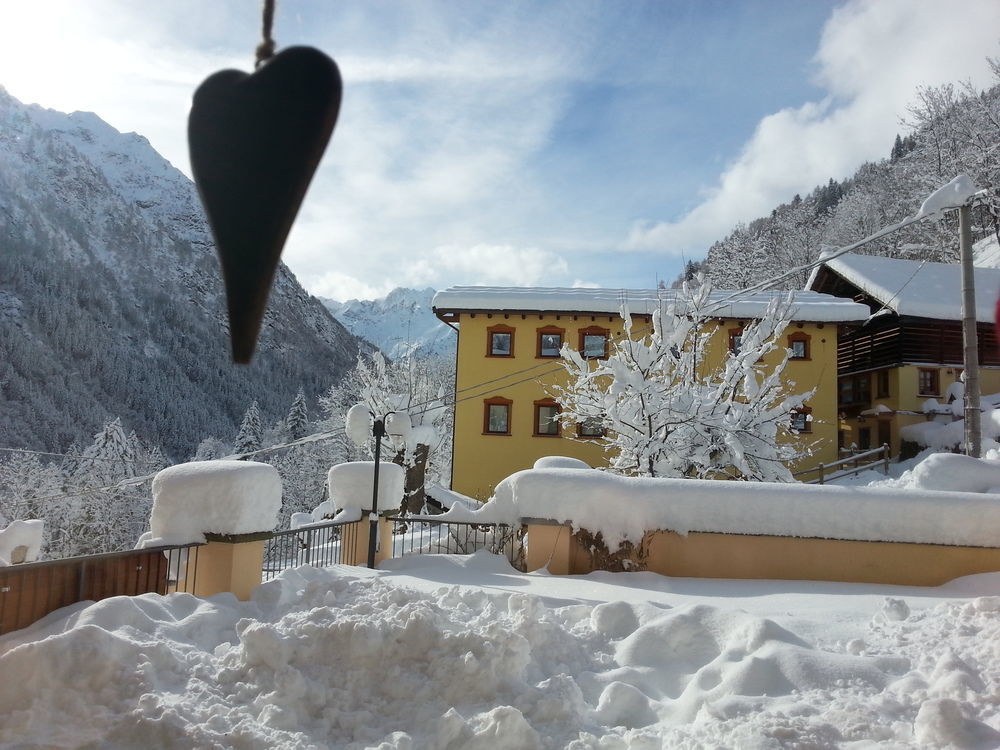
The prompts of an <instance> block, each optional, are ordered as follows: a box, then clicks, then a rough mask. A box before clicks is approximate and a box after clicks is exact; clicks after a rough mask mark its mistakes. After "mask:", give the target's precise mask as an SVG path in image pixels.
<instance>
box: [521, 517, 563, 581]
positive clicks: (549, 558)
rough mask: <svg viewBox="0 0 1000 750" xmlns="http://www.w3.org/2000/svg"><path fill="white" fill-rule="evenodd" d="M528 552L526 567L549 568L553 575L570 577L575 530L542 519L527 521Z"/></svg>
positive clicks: (535, 568)
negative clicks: (571, 551)
mask: <svg viewBox="0 0 1000 750" xmlns="http://www.w3.org/2000/svg"><path fill="white" fill-rule="evenodd" d="M524 523H525V525H527V527H528V539H527V544H528V551H527V554H526V555H525V566H526V567H527V569H528V572H529V573H530V572H531V571H533V570H539V569H541V568H548V571H549V572H550V573H552V574H553V575H569V573H570V572H571V571H570V550H571V549H572V546H573V545H572V541H573V530H572V529H571V528H570V527H569V526H564V525H563V524H556V523H554V522H552V521H542V520H540V519H534V518H531V519H526V520H525V521H524Z"/></svg>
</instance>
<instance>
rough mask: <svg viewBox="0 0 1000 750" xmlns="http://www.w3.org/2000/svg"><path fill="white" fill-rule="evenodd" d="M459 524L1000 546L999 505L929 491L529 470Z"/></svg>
mask: <svg viewBox="0 0 1000 750" xmlns="http://www.w3.org/2000/svg"><path fill="white" fill-rule="evenodd" d="M988 481H992V479H990V480H988ZM942 484H945V482H942ZM458 515H459V514H453V513H446V514H444V515H443V516H441V518H450V517H453V516H454V517H455V520H477V519H479V520H483V521H503V522H507V523H510V522H513V521H516V520H517V519H520V518H548V519H553V520H556V521H559V522H568V523H570V524H572V526H573V528H574V529H579V528H585V529H587V530H589V531H591V532H598V531H599V532H601V534H602V536H603V537H604V540H605V542H606V543H607V545H608V547H609V548H610V549H612V550H614V549H617V548H618V546H619V545H621V543H622V542H625V541H632V542H638V541H640V540H641V539H642V536H643V534H644V533H645V532H646V531H649V530H653V529H663V530H670V531H676V532H678V533H680V534H687V533H688V532H689V531H708V532H719V533H729V534H763V535H773V536H793V537H821V538H829V539H850V540H859V541H879V542H921V543H927V544H951V545H968V546H974V547H1000V497H993V496H983V495H977V494H973V493H970V492H938V491H931V490H924V489H908V490H907V491H906V492H900V491H899V490H898V489H892V488H885V487H832V486H818V485H806V484H774V483H768V482H730V481H721V480H697V479H650V478H645V477H622V476H617V475H614V474H609V473H607V472H599V471H594V472H582V471H578V470H575V469H529V470H526V471H520V472H517V473H516V474H512V475H511V476H509V477H507V478H506V479H504V480H503V481H502V482H500V484H498V485H497V488H496V491H495V493H494V495H493V498H492V499H491V500H490V501H489V502H488V503H487V504H486V505H484V506H483V509H482V510H481V511H479V512H474V511H467V512H465V513H464V514H462V515H463V518H461V519H459V518H458Z"/></svg>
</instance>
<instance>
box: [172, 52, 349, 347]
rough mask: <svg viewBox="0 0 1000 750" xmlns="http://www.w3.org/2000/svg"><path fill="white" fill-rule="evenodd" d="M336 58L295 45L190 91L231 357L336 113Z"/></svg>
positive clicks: (252, 343) (251, 319)
mask: <svg viewBox="0 0 1000 750" xmlns="http://www.w3.org/2000/svg"><path fill="white" fill-rule="evenodd" d="M341 91H342V86H341V81H340V72H339V71H338V70H337V64H336V63H335V62H334V61H333V60H331V59H330V58H329V57H327V56H326V55H324V54H323V53H322V52H320V51H319V50H316V49H313V48H312V47H289V48H288V49H285V50H283V51H281V52H279V53H278V54H277V55H275V56H274V57H273V58H271V59H270V60H269V61H268V62H267V63H266V64H265V65H264V66H263V67H261V68H260V69H259V70H257V71H256V72H254V73H253V74H247V73H243V72H242V71H239V70H222V71H219V72H218V73H215V74H214V75H212V76H210V77H209V78H207V79H206V80H205V82H204V83H202V84H201V86H199V87H198V90H197V91H195V93H194V102H193V103H192V105H191V114H190V116H189V117H188V144H189V146H190V149H191V169H192V171H193V173H194V181H195V184H196V185H197V186H198V192H199V194H200V195H201V202H202V204H203V205H204V207H205V213H206V215H207V216H208V222H209V224H210V225H211V227H212V234H213V236H214V237H215V245H216V248H217V249H218V252H219V258H220V260H221V261H222V274H223V279H224V281H225V284H226V299H227V302H228V305H229V333H230V337H231V339H232V346H233V360H234V361H236V362H240V363H243V364H245V363H248V362H249V361H250V360H251V358H252V357H253V353H254V349H255V348H256V346H257V335H258V334H259V333H260V326H261V322H262V321H263V319H264V310H265V308H266V306H267V298H268V295H269V293H270V291H271V283H272V281H273V280H274V272H275V270H276V269H277V267H278V260H279V258H280V257H281V249H282V248H283V247H284V245H285V240H286V239H287V237H288V232H289V230H290V229H291V228H292V223H293V222H294V221H295V215H296V214H297V213H298V211H299V206H300V205H301V204H302V199H303V197H304V196H305V193H306V189H307V188H308V187H309V182H310V181H311V180H312V176H313V173H314V172H315V171H316V166H317V165H318V164H319V160H320V158H321V157H322V156H323V151H324V150H325V149H326V144H327V142H328V141H329V140H330V135H331V133H333V127H334V125H336V123H337V114H338V112H339V111H340V97H341Z"/></svg>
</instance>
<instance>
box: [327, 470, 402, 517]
mask: <svg viewBox="0 0 1000 750" xmlns="http://www.w3.org/2000/svg"><path fill="white" fill-rule="evenodd" d="M374 481H375V462H374V461H352V462H349V463H345V464H337V465H336V466H334V467H333V468H332V469H330V473H329V474H327V477H326V482H327V488H328V489H329V495H330V502H331V503H333V505H334V507H336V509H337V511H338V512H340V513H345V514H348V515H351V516H356V517H357V518H361V512H362V511H369V510H371V507H372V488H373V486H374ZM405 482H406V472H405V471H403V467H402V466H399V465H398V464H393V463H388V462H386V461H380V462H379V470H378V510H380V511H393V510H399V507H400V506H401V505H402V504H403V487H404V485H405ZM317 510H318V508H317ZM314 515H315V511H314Z"/></svg>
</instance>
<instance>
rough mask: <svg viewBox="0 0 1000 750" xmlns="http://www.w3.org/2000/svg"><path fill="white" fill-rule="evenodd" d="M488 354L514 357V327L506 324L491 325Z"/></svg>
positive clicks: (488, 331)
mask: <svg viewBox="0 0 1000 750" xmlns="http://www.w3.org/2000/svg"><path fill="white" fill-rule="evenodd" d="M486 356H487V357H513V356H514V329H513V328H511V327H510V326H505V325H497V326H490V327H489V328H487V329H486Z"/></svg>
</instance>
